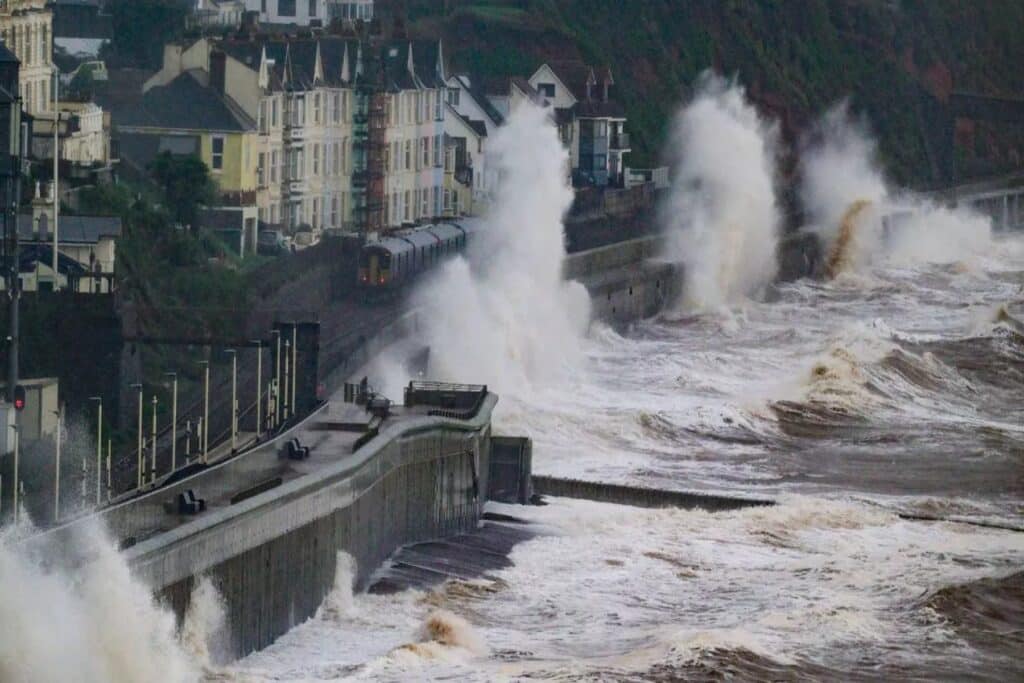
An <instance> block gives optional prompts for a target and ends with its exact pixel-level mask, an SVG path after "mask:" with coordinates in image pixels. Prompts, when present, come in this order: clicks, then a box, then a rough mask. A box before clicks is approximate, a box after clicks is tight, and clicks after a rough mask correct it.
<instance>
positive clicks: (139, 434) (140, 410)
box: [131, 384, 143, 489]
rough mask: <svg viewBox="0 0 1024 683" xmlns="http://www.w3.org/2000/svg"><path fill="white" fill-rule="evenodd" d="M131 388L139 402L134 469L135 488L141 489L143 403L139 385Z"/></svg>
mask: <svg viewBox="0 0 1024 683" xmlns="http://www.w3.org/2000/svg"><path fill="white" fill-rule="evenodd" d="M131 388H132V389H138V390H139V401H138V403H139V424H138V429H137V430H136V431H137V433H138V454H137V466H136V469H137V472H138V485H137V488H139V489H141V488H142V401H143V398H142V385H141V384H133V385H131Z"/></svg>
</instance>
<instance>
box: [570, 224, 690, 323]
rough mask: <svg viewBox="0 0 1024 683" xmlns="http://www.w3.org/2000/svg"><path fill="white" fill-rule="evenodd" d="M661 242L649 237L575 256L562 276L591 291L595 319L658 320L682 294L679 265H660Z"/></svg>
mask: <svg viewBox="0 0 1024 683" xmlns="http://www.w3.org/2000/svg"><path fill="white" fill-rule="evenodd" d="M663 246H664V237H662V236H660V235H650V236H647V237H639V238H637V239H632V240H627V241H625V242H619V243H616V244H610V245H607V246H603V247H598V248H596V249H590V250H587V251H580V252H576V253H574V254H570V255H568V256H567V257H566V258H565V262H564V267H563V274H564V277H565V279H567V280H575V281H577V282H579V283H581V284H582V285H583V286H584V287H586V288H587V291H588V292H590V301H591V313H592V315H593V318H594V319H595V320H602V321H604V322H608V323H611V324H616V325H624V324H629V323H632V322H636V321H638V320H642V319H644V318H649V317H651V316H654V315H657V314H658V313H659V312H661V311H662V310H663V309H664V308H665V307H666V306H667V305H669V304H671V302H673V301H675V300H676V298H677V297H678V296H679V293H680V291H681V286H682V281H683V273H682V266H681V265H680V264H677V263H669V262H667V261H664V260H661V259H660V258H659V254H660V253H661V250H662V249H663Z"/></svg>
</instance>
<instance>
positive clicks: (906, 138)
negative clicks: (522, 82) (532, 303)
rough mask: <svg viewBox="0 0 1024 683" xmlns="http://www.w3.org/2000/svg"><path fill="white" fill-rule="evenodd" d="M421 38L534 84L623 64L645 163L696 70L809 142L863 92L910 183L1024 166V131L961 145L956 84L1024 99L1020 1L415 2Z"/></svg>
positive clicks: (466, 65)
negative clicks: (953, 100) (728, 83)
mask: <svg viewBox="0 0 1024 683" xmlns="http://www.w3.org/2000/svg"><path fill="white" fill-rule="evenodd" d="M406 5H407V11H408V16H409V19H410V21H411V24H410V32H411V33H412V34H413V35H418V36H424V37H427V36H430V37H436V36H443V37H444V38H445V43H446V49H447V51H448V54H449V56H450V57H451V59H452V62H453V66H454V67H455V68H457V69H460V70H465V71H469V72H471V73H474V74H477V75H479V76H483V77H500V76H504V75H512V74H514V75H523V76H528V75H529V74H530V73H532V71H533V69H535V68H536V67H537V66H538V65H539V64H540V63H541V62H542V61H544V60H545V59H552V58H558V59H565V58H577V57H578V58H582V59H584V60H586V61H587V62H589V63H591V64H594V65H608V66H611V67H612V71H613V74H614V76H615V79H616V90H617V97H618V98H619V99H620V100H622V102H623V103H624V104H625V106H626V108H627V111H628V114H629V118H630V128H631V129H632V133H633V137H632V140H633V148H634V152H633V155H632V158H631V159H630V163H631V164H632V165H634V166H646V165H650V164H655V163H658V162H659V161H660V157H661V148H662V145H663V144H664V141H665V139H666V138H665V136H666V129H667V126H668V123H669V122H670V121H671V118H672V114H673V112H674V111H675V109H676V108H677V107H678V105H679V103H680V102H681V101H683V100H684V99H685V97H686V96H687V94H688V90H689V88H690V87H691V86H692V84H693V83H694V82H695V81H696V79H697V76H698V75H699V74H700V73H701V72H702V71H704V70H705V69H709V68H713V69H716V70H718V71H719V72H721V73H724V74H726V75H734V76H736V77H738V78H739V80H740V82H742V83H743V84H744V85H745V86H746V87H747V89H748V91H749V92H750V95H751V97H752V98H753V99H754V100H755V101H756V102H757V103H758V105H759V106H760V107H761V109H762V110H763V111H766V112H769V113H771V114H772V115H773V116H775V117H777V118H778V119H779V120H780V121H781V124H782V132H783V135H784V137H786V138H787V139H788V140H789V141H790V142H794V141H795V140H796V139H797V138H798V136H799V135H800V133H801V132H802V131H803V130H805V129H806V127H807V126H808V125H809V124H811V123H812V122H813V121H814V120H815V119H816V118H817V117H818V116H819V115H820V114H821V113H822V112H823V111H825V110H826V109H827V108H829V107H830V106H832V105H833V104H835V103H837V102H838V101H840V100H842V99H844V98H849V100H850V103H851V106H852V108H853V110H854V111H855V112H857V113H858V114H859V115H862V116H863V117H864V118H865V119H866V120H867V121H868V123H869V125H870V126H871V127H872V129H873V130H874V131H875V133H876V134H877V135H878V137H879V141H880V149H881V154H882V157H883V161H884V163H885V165H886V167H887V170H888V171H889V173H890V175H891V176H892V177H893V178H894V179H896V180H898V181H901V182H911V183H916V184H931V183H940V182H943V181H945V180H947V179H948V176H949V174H950V172H951V168H952V166H953V159H954V154H955V153H962V155H963V156H962V158H961V163H958V164H957V168H958V169H959V170H960V171H961V172H973V173H987V172H995V171H999V170H1002V169H1005V168H1007V167H1009V166H1012V165H1015V164H1016V165H1019V163H1020V159H1021V158H1024V127H1018V128H1017V129H1016V130H1012V129H1008V128H1007V127H1006V126H1002V127H1000V129H999V130H996V131H989V130H987V129H986V133H985V136H984V137H981V136H979V137H978V138H977V139H975V140H973V141H972V143H971V144H970V146H969V148H967V149H964V150H960V149H959V148H956V149H954V143H953V136H952V113H951V111H950V109H949V107H948V100H947V98H948V95H949V93H950V91H951V90H956V91H967V92H975V93H982V94H985V95H992V96H1003V97H1018V98H1019V97H1022V95H1024V71H1022V70H1021V69H1020V64H1022V63H1024V40H1022V39H1021V35H1020V31H1021V27H1022V26H1024V3H1020V2H1017V1H1015V0H990V1H988V2H981V3H979V2H974V1H972V0H906V1H904V2H891V1H889V0H687V1H686V2H678V1H673V0H640V1H637V2H623V1H622V0H490V1H489V2H481V1H480V0H475V1H472V0H467V1H463V2H459V1H458V0H448V1H447V2H445V3H438V2H436V0H407V1H406Z"/></svg>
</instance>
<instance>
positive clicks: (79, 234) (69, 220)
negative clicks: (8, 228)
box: [18, 213, 121, 244]
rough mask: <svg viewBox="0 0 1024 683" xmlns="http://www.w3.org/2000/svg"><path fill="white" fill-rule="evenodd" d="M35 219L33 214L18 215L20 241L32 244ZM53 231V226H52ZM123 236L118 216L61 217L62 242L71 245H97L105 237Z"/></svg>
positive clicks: (60, 236) (51, 238)
mask: <svg viewBox="0 0 1024 683" xmlns="http://www.w3.org/2000/svg"><path fill="white" fill-rule="evenodd" d="M32 223H33V218H32V215H31V214H26V213H22V214H18V239H19V240H21V241H22V242H27V243H31V242H33V241H35V240H34V238H33V236H32V228H33V225H32ZM50 227H51V230H52V227H53V226H52V225H51V226H50ZM49 235H50V237H49V239H48V240H47V241H48V242H49V241H52V240H53V233H52V232H50V233H49ZM120 236H121V219H120V218H119V217H118V216H74V215H63V216H61V217H60V235H59V236H58V237H59V239H60V241H61V242H68V243H71V244H96V243H98V242H99V241H100V239H102V238H104V237H112V238H117V237H120Z"/></svg>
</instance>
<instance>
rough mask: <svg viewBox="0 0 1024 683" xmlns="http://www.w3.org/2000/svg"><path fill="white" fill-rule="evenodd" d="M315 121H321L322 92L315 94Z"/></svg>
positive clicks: (317, 122)
mask: <svg viewBox="0 0 1024 683" xmlns="http://www.w3.org/2000/svg"><path fill="white" fill-rule="evenodd" d="M313 123H316V124H319V123H320V93H316V94H315V95H313Z"/></svg>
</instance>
